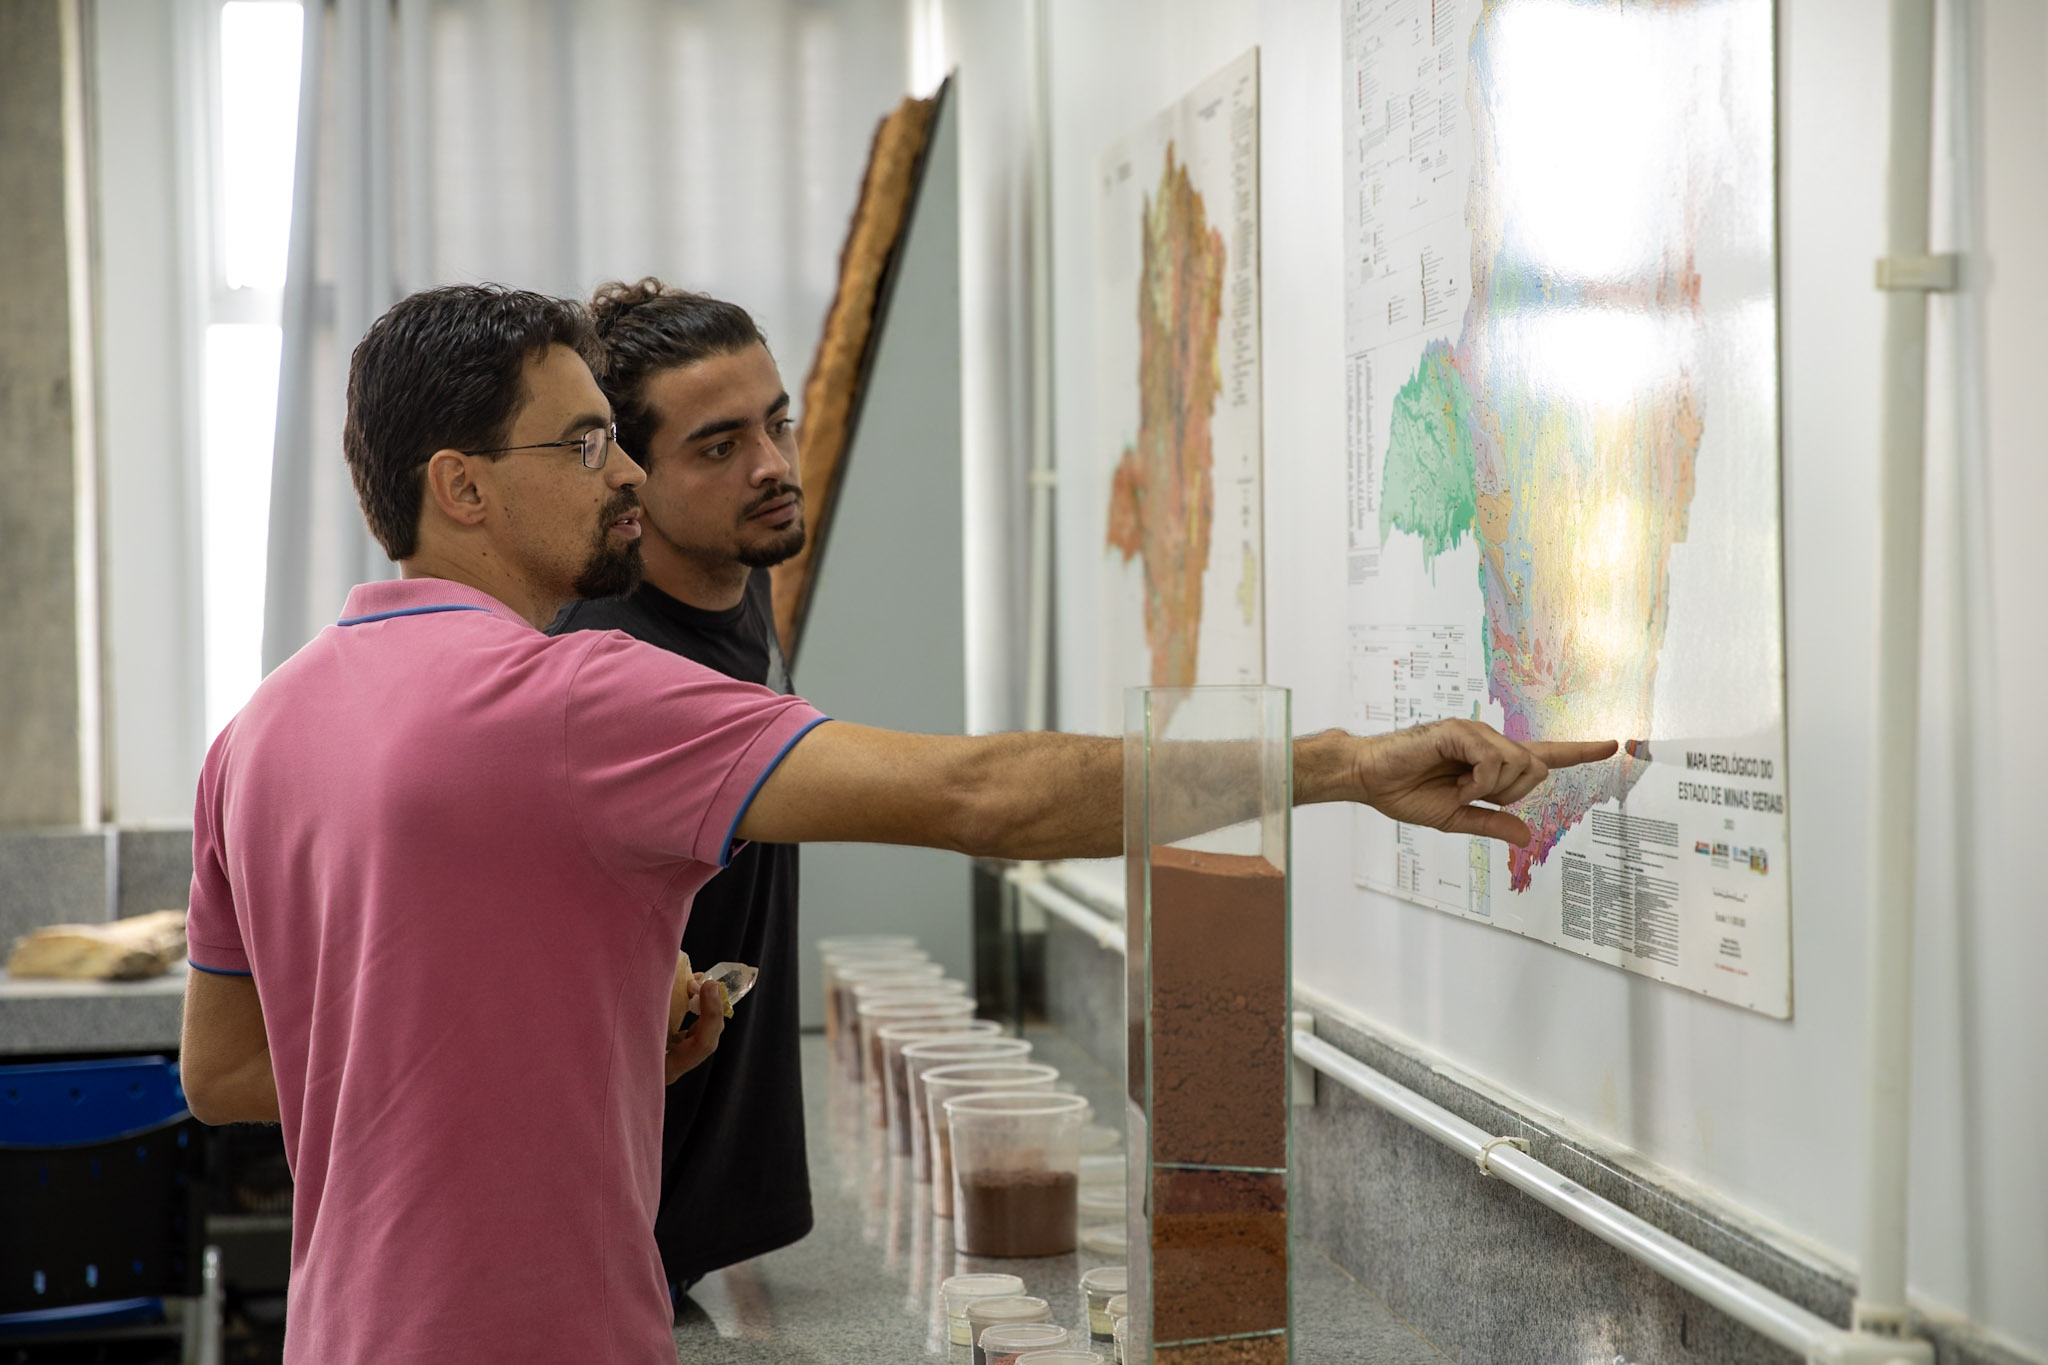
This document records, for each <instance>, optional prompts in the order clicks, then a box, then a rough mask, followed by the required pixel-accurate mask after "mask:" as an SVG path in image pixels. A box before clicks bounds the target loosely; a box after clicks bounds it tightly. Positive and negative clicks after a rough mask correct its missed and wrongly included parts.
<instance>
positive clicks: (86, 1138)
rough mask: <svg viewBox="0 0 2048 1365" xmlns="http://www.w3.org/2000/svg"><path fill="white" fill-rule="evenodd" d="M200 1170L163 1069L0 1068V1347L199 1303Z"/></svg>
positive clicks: (180, 1100)
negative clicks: (169, 1305) (174, 1301)
mask: <svg viewBox="0 0 2048 1365" xmlns="http://www.w3.org/2000/svg"><path fill="white" fill-rule="evenodd" d="M201 1162H202V1148H201V1135H200V1128H199V1125H198V1123H197V1122H196V1121H195V1120H194V1119H193V1118H192V1116H191V1113H190V1111H189V1110H188V1109H187V1108H186V1105H185V1093H184V1091H183V1090H182V1089H181V1088H180V1087H179V1085H178V1067H177V1064H176V1063H174V1062H172V1061H170V1060H169V1059H168V1058H165V1057H123V1058H114V1059H109V1060H104V1061H87V1062H39V1063H31V1064H27V1065H18V1066H0V1341H15V1340H20V1339H22V1338H24V1337H27V1336H32V1335H33V1336H42V1335H46V1334H51V1333H60V1332H61V1333H65V1334H77V1333H83V1332H88V1331H91V1330H96V1329H101V1328H111V1327H117V1326H126V1325H131V1324H135V1323H148V1322H161V1321H163V1320H164V1318H165V1316H166V1315H165V1312H164V1300H165V1299H166V1298H171V1297H183V1298H193V1299H196V1298H198V1297H199V1295H200V1292H201V1288H202V1266H203V1253H202V1249H201V1247H202V1239H203V1232H204V1218H205V1210H204V1204H203V1197H204V1191H203V1182H202V1180H201V1178H200V1177H201V1171H202V1165H201Z"/></svg>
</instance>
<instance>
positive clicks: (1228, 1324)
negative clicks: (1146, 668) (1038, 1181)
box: [1124, 687, 1293, 1365]
mask: <svg viewBox="0 0 2048 1365" xmlns="http://www.w3.org/2000/svg"><path fill="white" fill-rule="evenodd" d="M1126 698H1127V703H1128V705H1127V710H1126V724H1125V735H1124V771H1125V772H1126V773H1127V774H1129V775H1130V779H1129V780H1127V781H1126V782H1125V784H1124V862H1125V869H1126V875H1127V877H1128V878H1129V888H1128V892H1127V894H1128V904H1129V906H1130V911H1131V913H1130V915H1129V917H1128V924H1127V926H1126V934H1127V935H1128V937H1129V951H1128V954H1127V957H1126V963H1127V973H1128V974H1127V984H1128V995H1127V999H1126V1010H1125V1017H1126V1019H1127V1020H1128V1021H1129V1022H1128V1027H1129V1038H1130V1054H1129V1060H1128V1064H1127V1069H1126V1074H1127V1077H1128V1081H1129V1100H1130V1103H1129V1106H1128V1124H1127V1129H1128V1132H1129V1134H1130V1151H1129V1158H1130V1165H1129V1188H1130V1193H1131V1200H1130V1209H1131V1212H1130V1213H1129V1214H1128V1215H1127V1217H1128V1218H1129V1226H1130V1236H1131V1240H1132V1247H1131V1252H1130V1264H1131V1266H1132V1267H1133V1270H1132V1274H1131V1280H1130V1309H1131V1329H1130V1330H1131V1332H1132V1334H1133V1336H1134V1338H1135V1339H1136V1340H1138V1341H1141V1342H1146V1343H1149V1345H1150V1350H1149V1355H1148V1353H1147V1352H1146V1351H1144V1350H1142V1349H1141V1351H1140V1354H1141V1355H1148V1358H1149V1359H1150V1360H1152V1361H1154V1362H1156V1365H1207V1362H1209V1361H1213V1360H1223V1359H1228V1360H1230V1361H1231V1362H1233V1365H1284V1362H1286V1360H1287V1359H1288V1338H1289V1328H1290V1324H1291V1311H1290V1304H1289V1300H1288V1288H1287V1217H1288V1203H1287V1151H1288V1123H1289V1121H1290V1118H1291V1107H1290V1099H1291V1094H1290V1079H1291V1074H1292V1061H1293V1058H1292V1054H1291V1050H1290V1047H1289V1034H1290V1022H1291V1019H1290V1012H1291V1009H1292V1002H1291V999H1290V992H1291V985H1292V983H1291V982H1290V980H1289V954H1288V902H1287V886H1288V882H1287V876H1288V847H1289V838H1290V831H1291V821H1292V812H1293V775H1292V759H1293V747H1292V744H1291V734H1290V721H1289V715H1288V704H1289V703H1288V694H1287V692H1286V690H1285V689H1283V688H1267V687H1195V688H1137V689H1133V690H1132V691H1130V692H1128V693H1127V694H1126ZM1219 964H1223V965H1222V966H1221V967H1219Z"/></svg>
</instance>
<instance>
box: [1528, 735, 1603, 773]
mask: <svg viewBox="0 0 2048 1365" xmlns="http://www.w3.org/2000/svg"><path fill="white" fill-rule="evenodd" d="M1528 748H1529V752H1530V753H1533V754H1535V755H1536V757H1538V758H1540V759H1542V760H1543V763H1544V766H1546V767H1550V768H1575V767H1577V766H1578V765H1579V764H1581V763H1598V762H1599V761H1600V760H1601V759H1603V758H1612V757H1614V755H1615V752H1616V751H1617V750H1618V749H1620V748H1621V746H1620V745H1619V744H1617V743H1616V742H1615V741H1613V740H1611V739H1597V740H1551V739H1543V740H1532V741H1530V743H1529V745H1528Z"/></svg>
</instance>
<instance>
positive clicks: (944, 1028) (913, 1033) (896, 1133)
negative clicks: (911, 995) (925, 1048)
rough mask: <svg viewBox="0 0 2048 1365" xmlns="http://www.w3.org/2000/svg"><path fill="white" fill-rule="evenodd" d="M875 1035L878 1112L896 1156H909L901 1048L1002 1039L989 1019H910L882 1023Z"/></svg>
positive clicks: (998, 1027)
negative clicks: (879, 1086)
mask: <svg viewBox="0 0 2048 1365" xmlns="http://www.w3.org/2000/svg"><path fill="white" fill-rule="evenodd" d="M875 1036H876V1037H877V1038H878V1039H879V1040H880V1042H881V1052H882V1113H883V1117H884V1120H885V1125H886V1126H887V1128H888V1129H889V1149H890V1150H891V1151H893V1152H895V1153H896V1155H898V1156H909V1155H910V1146H911V1144H910V1093H909V1089H908V1086H909V1078H908V1076H907V1074H906V1073H905V1071H904V1069H903V1049H904V1048H906V1047H909V1046H910V1045H911V1044H912V1043H921V1042H925V1041H928V1040H934V1039H946V1038H952V1039H984V1040H993V1039H998V1038H1001V1037H1002V1036H1003V1026H1002V1025H1001V1024H999V1023H997V1022H996V1021H995V1020H993V1019H913V1020H911V1021H910V1022H909V1023H907V1024H885V1025H884V1026H883V1027H882V1028H880V1029H879V1030H877V1031H876V1034H875Z"/></svg>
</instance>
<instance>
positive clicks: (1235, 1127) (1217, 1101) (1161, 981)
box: [1149, 846, 1289, 1169]
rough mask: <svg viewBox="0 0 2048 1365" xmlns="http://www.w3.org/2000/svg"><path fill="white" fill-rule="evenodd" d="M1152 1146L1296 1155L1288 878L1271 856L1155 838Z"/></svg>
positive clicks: (1250, 1155) (1197, 1158) (1173, 1154)
mask: <svg viewBox="0 0 2048 1365" xmlns="http://www.w3.org/2000/svg"><path fill="white" fill-rule="evenodd" d="M1151 870H1152V914H1151V924H1150V926H1149V929H1150V934H1151V944H1150V947H1151V957H1152V982H1151V985H1152V1074H1151V1083H1152V1104H1151V1127H1152V1155H1153V1159H1154V1160H1155V1161H1170V1162H1181V1163H1191V1164H1200V1165H1213V1166H1263V1167H1271V1168H1274V1169H1279V1168H1284V1167H1285V1166H1286V1165H1287V1102H1288V1079H1289V1067H1288V1061H1289V1056H1288V1042H1287V1030H1288V1024H1289V1018H1288V1010H1289V1005H1288V999H1287V879H1286V877H1285V876H1284V875H1283V874H1282V873H1281V871H1280V869H1279V868H1277V867H1274V866H1273V865H1272V864H1271V863H1269V862H1267V861H1266V860H1265V859H1264V858H1260V857H1255V856H1250V855H1245V854H1231V853H1199V852H1195V851H1193V850H1190V849H1183V848H1169V847H1164V846H1157V847H1154V848H1153V850H1152V865H1151Z"/></svg>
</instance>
